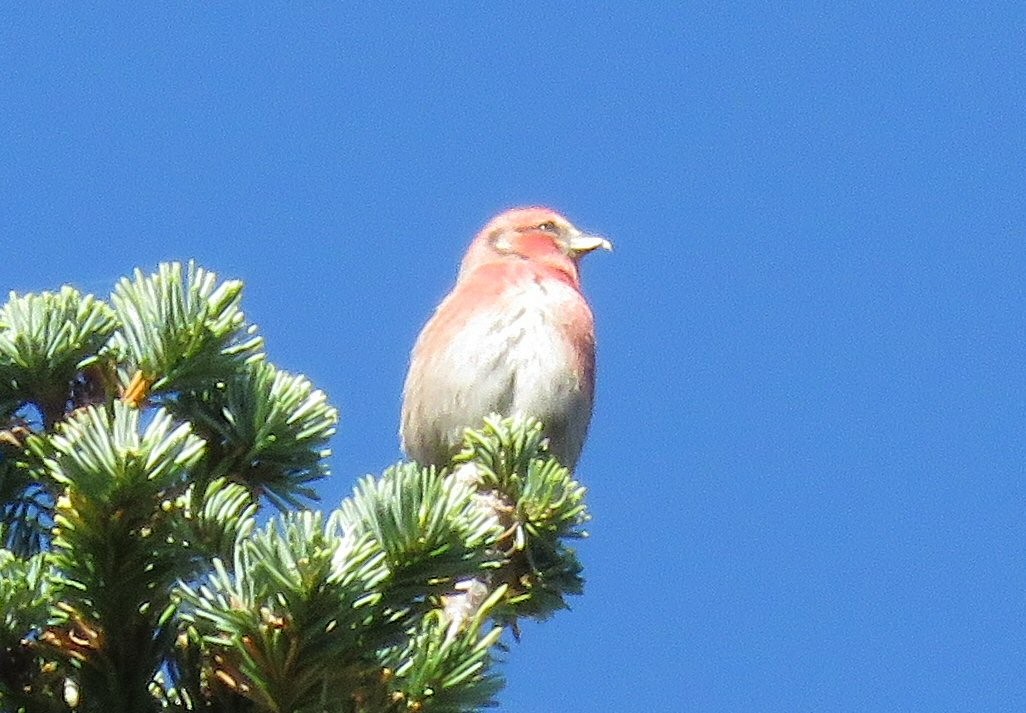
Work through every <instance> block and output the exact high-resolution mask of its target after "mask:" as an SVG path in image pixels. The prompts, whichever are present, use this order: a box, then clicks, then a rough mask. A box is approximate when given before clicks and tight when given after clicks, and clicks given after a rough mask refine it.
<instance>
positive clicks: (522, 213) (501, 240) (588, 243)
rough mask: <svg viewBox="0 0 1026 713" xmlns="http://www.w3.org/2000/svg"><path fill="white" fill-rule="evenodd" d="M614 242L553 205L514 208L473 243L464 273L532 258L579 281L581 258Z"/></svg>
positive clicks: (461, 269)
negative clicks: (586, 229) (592, 232)
mask: <svg viewBox="0 0 1026 713" xmlns="http://www.w3.org/2000/svg"><path fill="white" fill-rule="evenodd" d="M599 248H603V249H605V250H612V249H613V246H612V244H611V243H610V242H609V241H608V240H606V239H605V238H603V237H600V236H598V235H589V234H588V233H585V232H584V231H582V230H580V229H579V228H577V227H575V226H574V225H573V224H572V223H571V222H570V221H569V220H567V219H566V218H564V217H563V216H562V215H560V214H559V213H557V212H556V211H554V210H550V209H549V208H539V207H531V208H513V209H512V210H508V211H506V212H505V213H502V214H500V215H498V216H497V217H495V218H494V219H492V221H491V222H490V223H488V225H486V226H485V227H484V229H483V230H482V231H481V232H480V233H478V235H477V237H476V238H475V239H474V242H473V243H471V245H470V249H469V250H468V251H467V254H466V257H464V258H463V264H462V265H461V267H460V276H461V277H462V276H463V275H465V274H468V273H469V272H471V271H473V270H474V269H476V268H477V267H479V266H481V265H483V264H487V263H491V262H495V261H505V260H510V259H513V260H528V261H532V262H535V263H537V264H538V265H539V266H544V267H547V268H550V269H553V270H556V271H558V272H560V273H563V274H565V275H567V276H568V277H569V278H570V279H571V280H572V282H573V283H574V284H575V285H576V284H577V283H578V274H577V262H578V261H579V260H580V259H581V258H582V257H583V256H584V255H586V254H588V253H590V252H591V251H593V250H597V249H599Z"/></svg>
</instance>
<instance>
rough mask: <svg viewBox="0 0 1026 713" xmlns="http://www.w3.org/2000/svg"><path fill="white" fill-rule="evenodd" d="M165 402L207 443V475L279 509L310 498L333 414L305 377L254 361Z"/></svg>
mask: <svg viewBox="0 0 1026 713" xmlns="http://www.w3.org/2000/svg"><path fill="white" fill-rule="evenodd" d="M167 405H168V408H169V409H171V410H172V411H173V412H174V413H175V414H176V415H177V416H178V417H179V418H182V419H184V420H188V421H190V422H192V423H193V424H195V426H196V427H197V428H198V429H199V430H200V432H201V433H203V435H204V438H205V439H206V440H207V442H208V444H209V446H210V456H211V457H210V459H209V466H210V467H209V473H208V476H207V477H209V478H217V477H228V478H231V479H232V480H234V481H235V482H238V483H241V484H243V485H245V486H247V487H248V488H250V489H251V490H252V491H253V493H254V494H255V495H258V496H259V495H264V496H266V497H267V498H268V499H269V500H270V501H271V502H272V503H273V504H274V505H275V506H276V507H278V509H279V510H282V511H284V510H287V509H288V508H289V507H290V506H291V507H298V506H299V505H300V503H301V501H302V500H303V499H307V500H316V499H317V493H316V491H314V490H313V488H311V487H310V485H309V484H310V483H312V482H314V481H316V480H319V479H321V478H323V477H324V476H325V475H326V474H327V461H326V458H327V455H328V453H329V451H328V448H327V443H328V440H329V439H330V438H331V436H332V435H334V433H335V429H336V427H337V424H338V410H337V409H335V408H334V407H333V406H331V405H330V404H329V403H328V400H327V397H326V396H325V394H324V392H323V391H320V390H319V389H315V388H314V387H313V385H312V384H311V383H310V382H309V380H307V379H306V378H304V377H302V376H297V375H293V374H289V373H287V372H284V371H281V370H280V369H278V368H276V367H275V366H274V365H272V364H270V363H269V362H266V361H258V362H254V363H252V364H249V365H247V366H246V368H245V369H243V370H242V371H240V372H239V373H237V374H234V375H233V376H231V377H230V378H228V379H226V380H224V381H219V382H217V383H215V384H213V385H211V386H209V387H207V388H204V389H195V390H187V391H185V392H183V393H181V394H180V395H179V396H178V398H177V399H174V400H171V401H169V402H168V404H167Z"/></svg>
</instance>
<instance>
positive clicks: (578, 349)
mask: <svg viewBox="0 0 1026 713" xmlns="http://www.w3.org/2000/svg"><path fill="white" fill-rule="evenodd" d="M599 248H601V249H605V250H612V244H611V243H610V242H609V240H607V239H606V238H604V237H601V236H598V235H592V234H589V233H586V232H584V231H582V230H580V229H578V228H576V227H575V226H574V225H573V224H572V223H570V221H569V220H567V219H566V218H565V217H563V216H562V215H560V214H559V213H557V212H556V211H554V210H551V209H549V208H544V207H537V206H532V207H521V208H514V209H511V210H507V211H505V212H503V213H501V214H499V215H498V216H496V217H495V218H493V219H492V220H491V221H490V222H489V223H488V224H487V225H485V227H484V228H483V229H482V230H481V231H480V232H479V233H478V234H477V236H476V237H475V238H474V240H473V241H472V242H471V244H470V247H469V248H468V249H467V252H466V255H465V256H464V258H463V260H462V262H461V264H460V268H459V272H458V275H457V278H456V284H455V286H454V287H453V288H452V291H451V292H450V293H449V294H448V295H447V296H446V297H445V298H444V299H443V300H442V302H441V303H440V304H439V305H438V307H437V308H436V310H435V312H434V314H433V315H432V316H431V318H430V319H429V320H428V322H427V324H425V326H424V328H423V329H422V330H421V332H420V335H419V336H418V337H417V341H416V343H415V345H414V347H413V351H412V353H411V355H410V366H409V371H408V374H407V377H406V382H405V385H404V387H403V404H402V416H401V427H400V436H401V440H402V447H403V450H404V451H405V453H406V454H407V455H408V456H409V457H411V458H412V459H413V460H415V461H417V462H418V463H420V464H422V465H435V466H438V467H445V466H446V465H448V464H449V463H450V462H451V460H452V458H453V456H454V455H455V454H456V453H458V452H459V450H460V448H461V444H462V442H463V435H464V431H465V430H466V429H468V428H471V429H480V428H481V427H482V426H483V425H484V419H485V418H486V417H487V416H490V415H498V416H501V417H521V418H522V417H534V418H537V419H538V420H539V421H541V423H542V424H543V429H544V434H545V436H546V437H547V439H548V448H549V452H550V453H551V455H553V456H554V457H555V458H556V459H557V460H558V461H559V462H560V464H561V465H563V466H565V467H567V468H568V469H570V470H571V471H572V470H573V469H574V468H575V466H576V465H577V461H578V459H579V457H580V455H581V450H582V449H583V447H584V441H585V437H586V435H587V432H588V426H589V424H590V421H591V414H592V404H593V398H594V391H595V320H594V316H593V314H592V311H591V307H590V306H589V304H588V301H587V300H586V299H585V297H584V294H583V293H582V291H581V278H580V265H579V263H580V260H581V258H582V257H583V256H584V255H586V254H588V253H590V252H592V251H594V250H597V249H599Z"/></svg>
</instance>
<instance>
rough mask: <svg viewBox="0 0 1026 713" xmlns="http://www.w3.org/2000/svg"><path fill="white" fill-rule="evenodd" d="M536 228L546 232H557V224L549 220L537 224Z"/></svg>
mask: <svg viewBox="0 0 1026 713" xmlns="http://www.w3.org/2000/svg"><path fill="white" fill-rule="evenodd" d="M538 230H544V231H545V232H546V233H558V232H559V226H558V225H556V224H555V223H554V222H553V221H551V220H546V221H545V222H544V223H541V224H540V225H538Z"/></svg>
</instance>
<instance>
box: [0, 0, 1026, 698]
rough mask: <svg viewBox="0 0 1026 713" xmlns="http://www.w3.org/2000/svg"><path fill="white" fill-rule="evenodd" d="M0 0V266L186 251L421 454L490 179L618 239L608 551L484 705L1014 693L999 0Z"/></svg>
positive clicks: (134, 261) (1019, 365)
mask: <svg viewBox="0 0 1026 713" xmlns="http://www.w3.org/2000/svg"><path fill="white" fill-rule="evenodd" d="M837 5H838V6H837V7H834V6H820V5H815V6H814V5H812V4H806V5H805V6H800V7H790V8H788V9H781V8H777V7H774V6H773V4H764V3H752V4H745V3H739V4H730V5H720V4H714V5H699V4H686V6H685V4H683V3H680V4H678V3H619V4H617V5H616V7H600V6H599V5H597V4H596V5H593V6H588V5H584V4H581V5H574V4H558V3H529V2H528V3H481V4H470V3H460V4H446V5H444V6H443V5H441V4H437V5H433V4H427V3H425V4H409V5H395V6H393V7H392V8H391V9H389V10H387V11H385V10H381V9H379V8H378V7H376V6H375V5H372V4H366V5H363V4H347V5H345V6H342V5H339V6H333V5H328V4H308V5H285V4H274V5H259V4H251V5H247V6H246V7H245V8H239V9H228V8H227V7H225V6H204V5H201V4H188V5H185V6H182V7H167V6H165V5H164V4H144V3H132V4H129V5H128V6H117V5H109V6H108V5H104V4H93V5H89V4H77V5H74V6H70V5H69V6H66V7H58V8H54V7H45V8H44V7H41V6H38V5H36V4H28V5H25V6H23V7H19V8H11V7H9V8H5V9H4V10H3V11H2V21H0V66H3V67H4V70H3V72H2V73H0V244H2V245H3V248H4V251H3V253H4V254H3V259H2V260H0V290H2V291H3V292H6V291H7V290H8V289H16V290H19V291H26V290H38V289H44V288H53V287H56V286H58V285H60V284H62V283H64V282H71V283H73V284H75V285H77V286H78V287H80V288H82V289H85V290H88V291H93V292H96V293H99V294H106V293H107V292H108V291H109V289H110V288H111V287H112V285H113V283H114V281H115V279H116V278H117V277H118V276H120V275H122V274H124V273H126V272H128V271H130V270H131V269H132V268H133V267H135V266H137V265H138V266H142V267H144V268H152V267H153V266H155V265H156V263H157V262H159V261H161V260H168V259H182V260H185V259H189V258H196V259H198V260H199V261H200V262H201V263H202V264H204V265H205V266H207V267H209V268H211V269H214V270H215V271H217V272H219V273H220V274H222V275H224V276H226V277H238V278H241V279H243V280H245V281H246V283H247V295H246V303H245V304H246V307H247V313H248V314H249V316H250V317H251V318H252V319H253V320H254V321H255V322H257V323H258V324H259V325H260V326H261V329H262V332H263V334H264V335H265V336H266V338H267V342H268V349H269V353H270V355H271V357H272V359H273V360H274V361H276V362H277V363H278V364H280V365H282V366H284V367H286V368H288V369H290V370H293V371H301V372H304V373H307V374H308V375H310V376H311V378H313V379H314V380H315V382H316V383H317V384H318V385H319V386H321V387H322V388H324V389H325V390H326V391H327V392H328V393H329V394H330V397H331V398H332V400H333V402H334V403H336V404H337V405H339V406H340V408H341V409H342V413H343V418H342V424H341V430H340V433H339V435H338V437H337V438H336V440H335V443H334V448H335V451H336V455H335V456H334V459H333V464H334V470H335V473H334V475H333V477H332V479H331V481H330V482H328V483H327V484H326V485H325V486H324V487H323V489H322V492H323V495H324V498H325V500H324V503H325V505H326V506H333V505H334V504H335V503H336V502H337V501H338V500H339V499H340V498H341V497H343V496H344V495H345V494H347V493H348V492H349V491H350V489H351V487H352V485H353V483H354V481H355V479H356V478H357V477H358V476H360V475H362V474H363V473H366V472H377V471H380V470H381V469H382V468H383V467H384V466H386V465H387V464H389V463H390V462H392V461H394V460H395V459H397V458H398V457H399V451H398V444H397V437H396V429H397V421H398V411H399V404H400V391H401V386H402V380H403V376H404V374H405V369H406V364H407V356H408V353H409V349H410V347H411V346H412V344H413V340H414V338H415V336H416V334H417V332H418V330H419V329H420V327H421V325H422V323H423V322H424V320H425V319H426V318H427V317H428V315H429V314H430V312H431V309H432V308H433V306H434V305H435V304H436V302H437V301H438V300H439V299H440V298H441V297H442V296H443V295H444V294H445V292H446V291H447V290H448V289H449V287H450V286H451V284H452V281H453V279H454V276H455V271H456V266H457V263H458V260H459V258H460V256H461V254H462V252H463V250H464V248H465V247H466V244H467V243H468V241H469V240H470V238H471V236H472V235H473V234H474V233H475V232H476V231H477V230H478V228H479V227H480V226H481V225H483V224H484V222H486V221H487V219H488V218H489V217H491V215H493V214H494V213H496V212H498V211H500V210H502V209H504V208H507V207H510V206H513V205H518V204H525V203H541V204H545V205H550V206H553V207H555V208H558V209H560V210H562V211H564V212H565V213H566V214H567V215H568V216H569V217H570V218H571V219H572V220H574V221H575V222H577V223H578V224H579V225H581V226H582V227H585V228H587V229H589V230H593V231H598V232H602V233H603V234H605V235H607V236H609V237H610V238H611V239H612V240H613V241H614V242H615V243H616V248H617V249H616V252H614V253H612V254H602V255H594V256H591V257H589V258H588V259H587V261H586V264H585V266H584V273H585V274H584V282H585V288H586V291H587V293H588V295H589V297H590V299H591V301H592V304H593V307H594V310H595V313H596V316H597V321H598V329H599V340H600V352H599V370H600V373H599V385H598V403H597V407H596V412H595V418H594V421H593V424H592V431H591V436H590V441H589V444H588V446H587V448H586V451H585V456H584V458H583V460H582V462H581V463H580V466H579V469H578V475H579V477H580V478H581V479H582V480H583V481H584V482H585V483H586V484H587V485H588V487H589V489H590V504H591V507H592V511H593V515H594V521H593V522H592V524H591V527H590V529H591V532H592V538H591V539H590V540H589V541H587V542H585V543H584V544H583V546H582V557H583V560H584V562H585V565H586V575H587V577H588V587H587V591H586V594H585V595H584V596H583V597H581V598H579V599H577V600H576V601H575V602H574V608H573V611H572V612H566V613H563V614H561V615H559V616H557V617H556V618H555V620H553V621H551V622H548V623H546V624H544V625H528V626H526V627H525V632H524V641H523V643H521V644H519V645H516V646H514V647H513V648H512V650H511V652H510V653H509V655H508V662H507V664H506V665H505V667H504V671H505V673H506V675H507V676H508V679H509V685H508V687H507V688H506V690H505V691H504V692H503V694H502V697H501V707H500V710H502V711H510V712H520V711H532V710H560V711H563V712H565V713H572V712H576V711H582V712H583V711H602V710H619V711H630V710H638V711H644V710H652V711H658V710H667V711H695V712H706V711H774V712H776V711H912V710H922V711H1012V710H1023V709H1026V676H1024V672H1026V478H1024V463H1026V452H1024V450H1026V449H1024V445H1023V444H1024V436H1026V416H1024V414H1026V396H1024V394H1026V389H1024V386H1026V383H1024V379H1023V363H1024V361H1026V349H1024V344H1026V322H1024V316H1023V313H1024V306H1026V305H1024V289H1023V275H1024V272H1026V240H1024V226H1026V209H1024V197H1023V196H1024V193H1026V169H1024V167H1026V149H1024V138H1023V137H1024V134H1023V126H1024V124H1026V82H1024V78H1023V47H1024V41H1026V40H1024V37H1026V10H1024V9H1023V6H1022V5H1021V4H1017V3H992V4H986V5H975V4H971V3H933V4H929V5H925V4H924V5H921V6H920V7H919V8H918V9H915V8H909V7H905V6H904V5H903V4H901V3H861V4H858V5H854V4H850V5H849V4H845V6H843V7H841V6H840V4H837Z"/></svg>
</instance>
